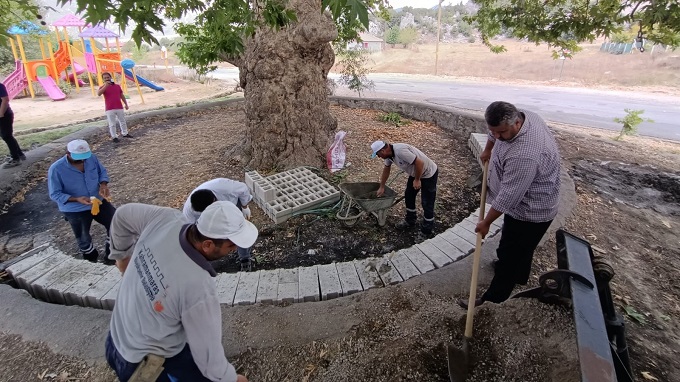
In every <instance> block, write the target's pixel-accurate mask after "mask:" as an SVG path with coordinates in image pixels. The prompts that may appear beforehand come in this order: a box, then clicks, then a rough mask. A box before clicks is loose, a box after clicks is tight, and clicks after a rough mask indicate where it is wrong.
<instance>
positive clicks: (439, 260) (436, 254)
mask: <svg viewBox="0 0 680 382" xmlns="http://www.w3.org/2000/svg"><path fill="white" fill-rule="evenodd" d="M416 247H418V249H420V251H421V252H423V254H424V255H425V256H427V258H428V259H430V261H432V264H434V266H435V267H437V268H441V267H443V266H445V265H447V264H451V263H452V262H453V260H451V258H450V257H448V256H446V254H445V253H444V252H442V251H441V250H440V249H439V248H437V247H435V246H434V245H432V243H430V242H427V241H424V242H422V243H418V244H416Z"/></svg>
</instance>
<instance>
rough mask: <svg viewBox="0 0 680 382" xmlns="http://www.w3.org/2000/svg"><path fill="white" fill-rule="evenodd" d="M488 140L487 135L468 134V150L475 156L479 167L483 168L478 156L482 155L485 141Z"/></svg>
mask: <svg viewBox="0 0 680 382" xmlns="http://www.w3.org/2000/svg"><path fill="white" fill-rule="evenodd" d="M488 139H489V136H488V135H487V134H478V133H472V134H470V139H468V146H469V147H470V150H472V154H473V155H474V156H475V159H477V163H479V167H484V166H482V161H481V160H480V159H479V156H480V155H482V151H484V147H486V141H487V140H488Z"/></svg>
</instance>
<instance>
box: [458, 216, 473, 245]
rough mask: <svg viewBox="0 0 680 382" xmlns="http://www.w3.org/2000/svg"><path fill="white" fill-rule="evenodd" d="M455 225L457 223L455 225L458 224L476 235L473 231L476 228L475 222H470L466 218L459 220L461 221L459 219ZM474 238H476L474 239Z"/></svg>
mask: <svg viewBox="0 0 680 382" xmlns="http://www.w3.org/2000/svg"><path fill="white" fill-rule="evenodd" d="M456 225H457V226H460V227H461V228H464V229H465V230H467V231H469V232H470V233H474V234H475V235H477V233H476V232H475V229H476V228H477V224H476V223H472V222H471V221H470V220H467V218H466V219H463V220H461V221H460V222H459V223H458V224H456ZM475 240H476V239H475Z"/></svg>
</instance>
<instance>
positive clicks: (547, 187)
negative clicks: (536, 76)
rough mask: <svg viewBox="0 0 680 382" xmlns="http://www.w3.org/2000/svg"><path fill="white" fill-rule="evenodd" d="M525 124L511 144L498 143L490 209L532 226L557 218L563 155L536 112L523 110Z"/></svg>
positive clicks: (493, 156) (493, 157)
mask: <svg viewBox="0 0 680 382" xmlns="http://www.w3.org/2000/svg"><path fill="white" fill-rule="evenodd" d="M520 112H521V113H523V114H524V117H525V119H524V124H522V128H521V129H520V131H519V133H518V134H517V135H516V136H515V137H514V138H513V139H511V140H509V141H501V140H496V139H495V138H494V137H493V135H491V133H489V139H490V140H491V141H495V143H494V146H493V151H492V154H491V163H490V164H489V197H490V198H491V199H492V200H493V202H492V204H491V206H492V207H493V208H494V209H495V210H496V211H500V212H502V213H504V214H507V215H510V216H511V217H513V218H515V219H518V220H522V221H528V222H533V223H540V222H546V221H550V220H552V219H554V218H555V216H556V215H557V207H558V201H559V196H560V153H559V151H558V149H557V142H556V141H555V137H554V136H553V134H552V132H551V131H550V128H548V125H546V123H545V122H544V121H543V119H542V118H541V117H540V116H538V114H536V113H532V112H530V111H526V110H520Z"/></svg>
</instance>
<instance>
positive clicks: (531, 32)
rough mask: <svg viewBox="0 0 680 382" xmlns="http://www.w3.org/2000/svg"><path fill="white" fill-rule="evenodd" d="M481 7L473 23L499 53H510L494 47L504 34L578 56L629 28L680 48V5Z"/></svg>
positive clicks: (516, 3)
mask: <svg viewBox="0 0 680 382" xmlns="http://www.w3.org/2000/svg"><path fill="white" fill-rule="evenodd" d="M474 2H475V3H476V4H477V5H479V6H480V8H479V10H478V12H477V14H475V15H473V16H470V17H468V20H470V21H472V22H474V23H476V27H477V28H478V29H479V31H480V33H481V35H482V41H484V43H485V44H487V45H488V46H489V47H490V48H491V49H492V50H493V51H494V52H497V53H498V52H502V51H504V50H505V48H504V47H503V46H501V45H494V44H492V43H491V40H490V39H491V38H493V37H494V36H496V35H499V34H505V35H508V36H512V37H516V38H519V39H527V40H528V41H531V42H535V43H537V44H538V43H547V44H549V45H550V46H552V47H554V48H556V49H557V50H559V51H571V52H575V51H578V45H577V44H578V43H580V42H584V41H590V42H592V41H593V40H594V39H595V38H597V37H601V36H607V37H609V36H610V35H612V34H613V33H616V32H618V31H620V30H621V29H623V28H624V27H625V26H632V27H634V26H638V27H639V28H641V30H642V34H643V36H642V37H644V38H645V39H647V40H649V41H652V42H655V43H659V44H664V45H671V46H678V45H680V4H679V2H678V0H597V1H594V0H474Z"/></svg>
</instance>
